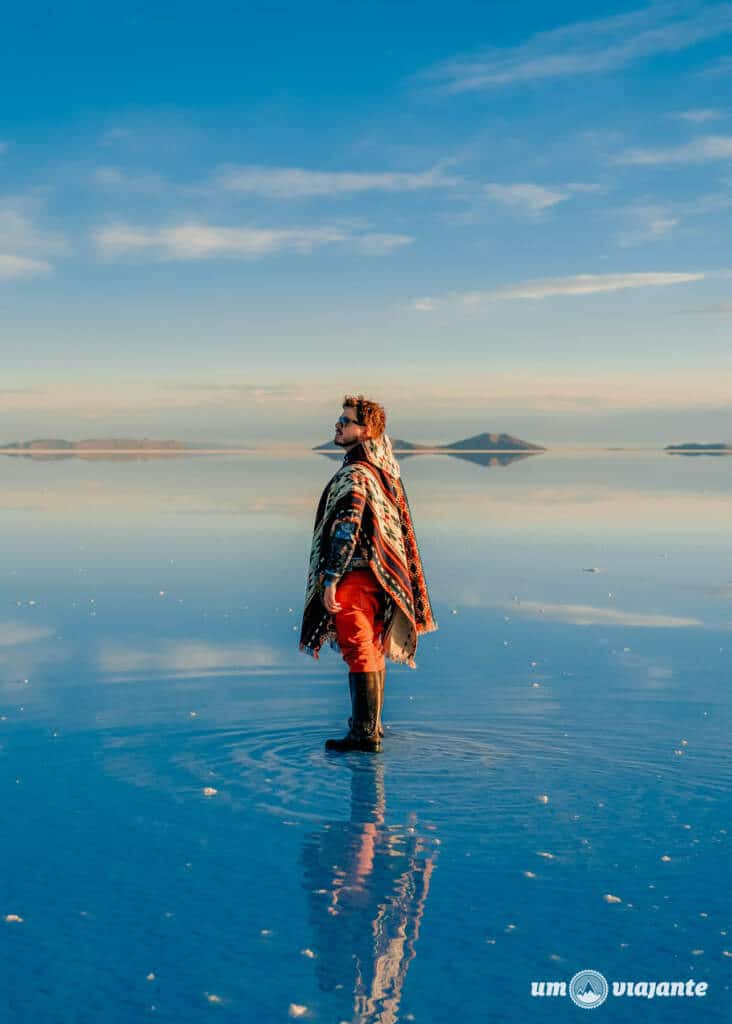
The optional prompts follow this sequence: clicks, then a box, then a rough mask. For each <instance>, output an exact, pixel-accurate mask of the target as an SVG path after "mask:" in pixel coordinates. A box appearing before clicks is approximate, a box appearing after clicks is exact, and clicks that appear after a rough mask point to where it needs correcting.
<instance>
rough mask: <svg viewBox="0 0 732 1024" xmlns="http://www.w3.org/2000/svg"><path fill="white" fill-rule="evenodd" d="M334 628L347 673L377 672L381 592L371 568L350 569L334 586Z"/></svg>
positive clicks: (381, 662)
mask: <svg viewBox="0 0 732 1024" xmlns="http://www.w3.org/2000/svg"><path fill="white" fill-rule="evenodd" d="M335 596H336V601H338V603H339V604H340V605H341V609H342V610H341V611H339V612H336V614H335V616H334V618H335V628H336V635H337V637H338V646H339V647H340V649H341V654H342V655H343V660H344V661H345V662H346V663H347V665H348V668H349V669H350V671H351V672H380V671H381V669H382V668H385V667H386V662H385V660H384V654H383V652H382V649H381V632H382V629H383V626H384V619H383V615H384V611H383V591H382V589H381V585H380V584H379V581H378V580H377V579H376V577H375V576H374V574H373V572H372V571H371V569H351V570H350V572H347V573H346V574H345V576H342V577H341V579H340V581H339V582H338V584H337V585H336V595H335Z"/></svg>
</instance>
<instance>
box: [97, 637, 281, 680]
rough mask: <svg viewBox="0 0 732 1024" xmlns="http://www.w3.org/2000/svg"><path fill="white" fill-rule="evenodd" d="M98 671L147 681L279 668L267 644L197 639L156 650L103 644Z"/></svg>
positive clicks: (172, 643)
mask: <svg viewBox="0 0 732 1024" xmlns="http://www.w3.org/2000/svg"><path fill="white" fill-rule="evenodd" d="M98 660H99V668H100V670H101V671H102V672H103V673H105V674H114V675H119V674H121V675H124V676H130V675H135V674H139V675H140V676H141V677H142V678H147V677H148V676H149V674H150V673H151V672H155V673H159V674H163V675H170V676H179V677H186V676H207V675H215V674H228V673H231V672H237V673H239V672H242V671H246V670H247V669H258V668H269V667H273V666H275V665H277V664H278V663H279V662H280V661H281V659H278V657H277V652H276V651H275V650H274V648H271V647H267V646H266V645H264V644H239V645H235V646H234V645H230V646H227V645H222V644H210V643H206V642H205V641H202V640H201V641H196V640H184V641H177V640H170V641H167V642H162V643H160V644H158V645H157V646H155V647H147V648H144V647H133V646H129V645H124V644H116V643H113V642H109V641H107V642H104V643H102V644H101V645H100V650H99V656H98Z"/></svg>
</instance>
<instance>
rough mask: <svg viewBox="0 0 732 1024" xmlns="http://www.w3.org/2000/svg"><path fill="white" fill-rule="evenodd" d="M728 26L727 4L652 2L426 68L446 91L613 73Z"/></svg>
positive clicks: (731, 21) (731, 11)
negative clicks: (690, 7) (688, 7)
mask: <svg viewBox="0 0 732 1024" xmlns="http://www.w3.org/2000/svg"><path fill="white" fill-rule="evenodd" d="M730 30H732V6H730V5H729V4H726V3H724V4H714V5H711V6H708V7H706V8H704V7H701V8H699V9H697V10H695V11H692V12H690V13H689V12H685V11H683V10H682V9H681V8H680V7H679V6H678V5H653V6H651V7H647V8H644V9H642V10H639V11H633V12H630V13H627V14H620V15H616V16H613V17H609V18H600V19H597V20H594V21H580V22H573V23H571V24H569V25H565V26H563V27H562V28H558V29H554V30H551V31H548V32H541V33H539V34H538V35H535V36H533V37H532V38H531V39H529V40H528V41H527V42H525V43H523V44H521V45H520V46H517V47H514V48H513V49H502V50H497V49H496V50H492V51H489V52H488V53H486V54H485V55H484V56H481V57H478V58H476V59H455V60H451V61H448V62H446V63H444V64H442V65H440V66H438V67H437V68H435V69H434V70H433V71H432V72H430V74H429V77H431V78H432V79H435V80H439V81H441V82H442V83H443V87H444V89H445V91H447V92H450V93H459V92H468V91H473V90H477V89H491V88H496V87H500V86H505V85H512V84H516V83H525V82H536V81H543V80H547V79H553V78H571V77H575V76H578V75H589V74H600V73H604V72H608V71H615V70H617V69H619V68H622V67H625V66H626V65H627V64H630V63H632V62H633V61H637V60H640V59H642V58H644V57H653V56H655V55H657V54H663V53H677V52H679V51H681V50H684V49H686V48H688V47H690V46H693V45H694V44H696V43H699V42H702V41H703V40H705V39H713V38H715V37H717V36H720V35H722V34H724V33H726V32H729V31H730Z"/></svg>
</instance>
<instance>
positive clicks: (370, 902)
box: [303, 761, 439, 1024]
mask: <svg viewBox="0 0 732 1024" xmlns="http://www.w3.org/2000/svg"><path fill="white" fill-rule="evenodd" d="M385 811H386V801H385V797H384V778H383V765H382V763H381V762H379V761H376V762H373V761H368V762H367V763H366V764H359V765H358V767H357V768H352V776H351V820H350V822H344V821H340V822H331V823H330V824H327V825H325V826H324V827H323V828H322V829H321V830H320V831H318V832H316V833H314V834H313V835H311V836H309V837H308V838H307V840H306V842H305V846H304V848H303V862H304V867H305V882H304V884H305V887H306V889H307V892H308V900H309V903H310V921H311V924H312V926H313V932H314V943H313V944H314V947H315V948H314V952H315V956H316V959H315V960H314V964H315V969H316V972H317V975H318V981H319V984H320V988H321V989H322V990H323V991H324V992H334V993H335V992H339V993H340V996H339V997H338V999H339V1002H341V1003H342V1007H343V1008H342V1010H341V1008H340V1007H339V1008H338V1016H336V1017H334V1019H337V1020H340V1019H343V1018H346V1017H347V1019H349V1020H352V1021H354V1022H358V1024H393V1022H395V1021H397V1020H398V1019H399V1006H400V1003H401V999H402V994H403V991H404V984H405V981H406V976H407V970H408V969H409V965H410V963H411V962H412V960H413V959H414V957H415V955H416V942H417V939H418V938H419V929H420V924H421V921H422V917H423V914H424V908H425V904H426V901H427V896H428V895H429V888H430V878H431V875H432V871H433V869H434V865H435V859H436V854H437V847H438V845H439V840H437V839H435V838H433V837H432V836H429V835H427V833H426V832H422V834H420V829H419V826H418V824H417V821H416V816H412V819H411V820H410V823H409V825H406V826H405V825H392V826H387V825H385V823H384V818H385ZM346 1007H347V1008H346Z"/></svg>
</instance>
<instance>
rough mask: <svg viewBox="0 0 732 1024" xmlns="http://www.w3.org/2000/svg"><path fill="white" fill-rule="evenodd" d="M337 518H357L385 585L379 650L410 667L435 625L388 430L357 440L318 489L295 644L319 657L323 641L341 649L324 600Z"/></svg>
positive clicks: (371, 561)
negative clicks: (419, 641)
mask: <svg viewBox="0 0 732 1024" xmlns="http://www.w3.org/2000/svg"><path fill="white" fill-rule="evenodd" d="M336 518H338V519H339V520H341V521H342V520H344V519H346V520H350V521H351V522H354V523H356V525H357V528H358V529H359V531H360V533H361V536H362V538H363V540H364V541H365V546H366V547H367V548H368V551H369V566H370V568H371V570H372V571H373V573H374V575H375V576H376V579H377V580H378V581H379V583H380V584H381V587H382V589H383V591H384V628H383V633H382V646H383V651H384V656H385V657H386V658H389V659H390V660H391V661H396V662H400V663H402V664H406V665H409V667H410V668H416V667H417V666H416V664H415V661H414V655H415V652H416V650H417V637H418V636H419V635H421V634H422V633H431V632H433V631H434V630H436V629H437V623H436V622H435V620H434V618H433V615H432V606H431V604H430V598H429V593H428V591H427V583H426V581H425V578H424V571H423V569H422V560H421V558H420V555H419V549H418V547H417V538H416V537H415V535H414V527H413V525H412V516H411V513H410V510H409V502H408V501H407V495H406V492H405V490H404V486H403V484H402V481H401V474H400V470H399V464H398V462H397V461H396V459H395V458H394V453H393V451H392V446H391V441H390V439H389V437H388V436H387V434H385V433H384V434H382V435H381V437H378V438H375V439H371V438H368V439H366V440H365V441H362V442H361V443H360V444H358V445H356V446H355V447H354V448H352V449H351V450H350V451H349V452H347V453H346V456H345V458H344V460H343V465H342V466H341V467H340V469H339V470H338V471H337V473H336V474H335V475H334V476H333V477H332V479H331V480H330V482H329V483H328V484H327V486H326V488H325V490H324V491H323V493H322V495H321V498H320V501H319V503H318V510H317V512H316V514H315V527H314V529H313V542H312V548H311V551H310V564H309V569H308V580H307V586H306V591H305V611H304V613H303V619H302V628H301V631H300V650H301V651H304V652H305V653H306V654H310V655H312V657H314V658H317V657H318V652H319V650H320V648H321V647H322V646H323V644H324V643H325V642H328V643H329V644H330V646H331V647H332V648H333V650H335V651H340V648H339V646H338V639H337V636H336V631H335V621H334V618H333V616H332V615H331V614H330V612H328V611H327V609H326V608H325V605H324V604H323V602H322V598H321V594H322V583H323V571H324V569H325V563H326V560H327V557H328V545H329V541H330V536H331V532H332V529H333V526H334V523H335V520H336Z"/></svg>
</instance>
